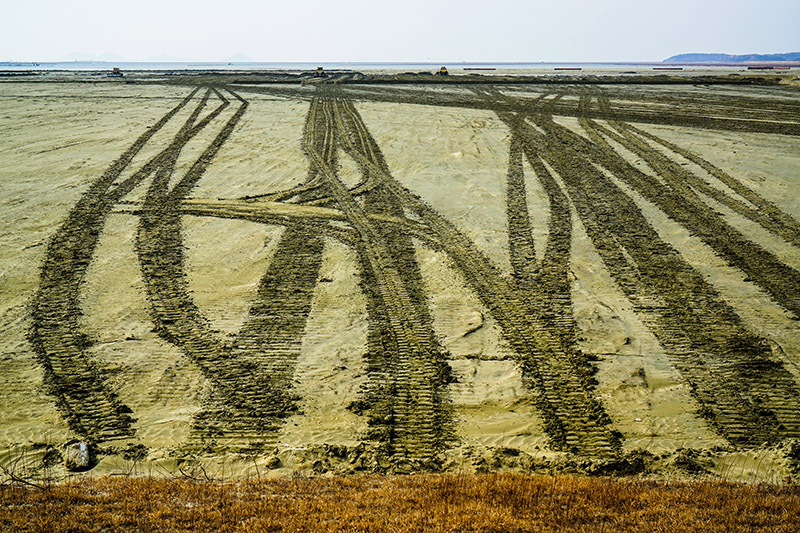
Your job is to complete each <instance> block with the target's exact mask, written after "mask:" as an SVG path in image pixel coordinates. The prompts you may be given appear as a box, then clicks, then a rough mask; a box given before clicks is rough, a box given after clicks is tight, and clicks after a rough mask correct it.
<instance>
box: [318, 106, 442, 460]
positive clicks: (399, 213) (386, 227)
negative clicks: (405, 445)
mask: <svg viewBox="0 0 800 533" xmlns="http://www.w3.org/2000/svg"><path fill="white" fill-rule="evenodd" d="M340 104H341V105H340ZM332 107H333V109H334V112H335V113H336V114H337V120H336V122H335V124H336V126H337V127H339V128H340V129H338V130H337V131H338V136H339V137H340V138H341V137H343V136H347V138H349V139H351V141H352V142H349V143H344V144H343V148H344V150H345V152H346V153H348V154H349V155H350V156H351V157H353V159H354V160H356V161H358V159H357V157H363V158H366V159H368V160H369V161H371V162H372V163H373V164H375V165H376V166H378V167H379V168H382V169H384V170H386V169H387V165H386V162H385V160H384V158H383V154H381V152H380V149H379V148H378V146H377V144H375V142H374V140H373V139H372V138H371V137H369V136H364V135H363V132H362V130H361V129H360V128H359V126H358V124H361V123H362V121H361V118H360V116H359V115H358V112H357V111H356V110H355V109H354V108H352V107H351V106H348V105H347V103H346V102H344V103H343V102H341V101H340V100H339V99H334V100H333V105H332ZM343 107H344V109H343ZM359 166H360V169H361V173H362V176H363V177H362V180H361V183H360V184H359V185H357V186H356V187H354V188H353V189H351V194H353V195H356V194H359V193H362V192H363V208H364V211H365V213H367V214H368V215H370V214H373V215H376V216H381V215H382V216H386V217H392V218H396V219H404V218H405V212H404V209H403V207H402V205H401V204H400V203H399V202H398V201H397V199H396V198H395V197H394V196H392V195H391V194H389V192H388V191H387V190H386V188H385V187H384V186H382V185H380V184H379V183H377V181H376V180H375V178H374V177H373V175H372V172H370V170H369V169H368V168H367V167H365V166H364V165H361V164H360V165H359ZM373 220H375V219H373ZM374 227H375V229H376V231H377V232H378V233H379V234H380V235H381V239H382V241H383V242H384V243H385V246H386V249H387V251H388V252H389V253H390V254H391V256H392V260H393V262H394V263H395V264H396V265H397V267H398V272H399V274H400V276H401V278H402V283H403V288H404V290H405V292H406V293H407V295H408V298H409V301H410V304H411V306H412V308H413V309H412V310H411V313H412V315H411V316H410V319H411V320H414V321H415V322H416V325H415V330H416V331H419V332H421V335H424V337H423V338H422V339H421V340H422V342H423V344H424V346H425V347H426V348H427V350H426V351H425V352H423V353H422V354H421V356H423V357H426V358H427V359H428V360H426V361H425V362H424V364H425V365H426V367H427V368H428V370H429V371H430V369H433V374H432V375H428V376H410V377H405V376H404V373H405V372H408V370H407V369H406V368H404V364H403V363H404V361H403V359H404V358H408V357H409V356H407V355H404V354H402V353H401V351H402V350H404V349H405V348H404V347H403V346H402V345H400V344H399V342H396V345H395V346H393V348H394V349H393V350H392V351H387V350H386V342H387V340H388V342H392V341H397V338H396V337H395V336H393V335H391V333H390V326H391V318H392V317H391V316H390V315H389V312H388V310H387V309H386V306H385V305H384V304H383V302H382V301H381V300H380V299H379V298H372V297H371V298H368V301H369V304H368V313H369V316H370V329H369V332H368V343H369V350H368V353H367V357H368V364H367V366H368V368H369V369H371V370H372V373H371V375H372V376H374V379H373V380H371V382H370V383H369V384H368V385H367V387H368V389H367V391H366V393H365V400H364V402H360V403H359V406H358V408H357V409H358V410H362V409H364V407H367V406H368V407H367V412H368V413H369V415H370V422H371V426H372V428H373V436H375V437H378V439H377V440H386V438H387V437H391V436H392V434H393V433H394V434H398V433H401V432H408V431H413V430H414V428H413V427H412V428H398V427H389V426H388V425H387V424H386V423H385V420H386V419H387V416H386V415H387V414H388V413H391V414H392V416H391V419H392V422H393V425H394V423H395V421H398V422H400V423H403V422H404V421H406V420H412V419H413V412H414V411H415V410H418V409H419V407H418V406H417V405H415V404H414V403H413V402H412V403H409V402H408V401H407V397H406V396H405V394H403V393H402V387H409V386H422V387H425V388H426V389H429V390H430V393H431V395H432V401H431V402H429V403H430V404H431V405H430V406H426V407H425V409H427V410H429V411H432V412H433V413H434V416H435V419H434V420H433V423H434V427H436V428H437V432H436V433H435V434H433V436H432V438H431V439H430V440H431V442H430V445H431V448H432V449H434V450H438V449H440V448H441V446H442V444H443V443H444V442H445V441H447V440H452V438H453V435H452V424H453V423H452V420H451V413H450V408H449V402H448V400H447V398H446V388H445V387H446V385H447V384H448V383H449V382H450V380H451V378H450V367H449V365H448V364H447V362H446V359H447V353H446V350H445V349H444V348H443V347H442V346H441V345H440V344H439V341H438V339H437V337H436V333H435V331H434V328H433V317H432V316H431V313H430V309H429V308H428V299H427V296H426V294H425V291H424V282H423V279H422V273H421V271H420V268H419V264H418V263H417V261H416V251H415V248H414V244H413V240H412V236H411V234H410V233H409V232H403V231H397V228H396V227H393V226H392V225H391V224H387V223H381V222H378V221H375V226H374ZM359 258H360V260H361V263H362V271H369V270H370V268H369V265H368V264H366V261H365V259H366V255H365V254H363V253H359ZM375 281H376V279H375V277H374V276H370V275H367V276H366V277H365V280H364V286H367V285H368V284H372V283H374V282H375ZM366 292H367V294H370V295H374V294H376V292H378V291H376V287H375V286H374V285H372V287H371V289H370V290H367V291H366ZM387 355H388V356H389V357H388V358H387ZM411 356H412V357H419V355H416V354H411ZM387 359H389V360H387ZM387 368H388V369H392V373H390V374H387V373H386V371H385V370H384V369H387ZM409 380H413V381H414V383H411V384H409V383H408V381H409ZM387 384H390V385H391V386H390V387H387ZM392 389H394V394H391V395H390V394H389V393H390V392H392ZM398 392H400V394H398ZM398 400H399V401H398Z"/></svg>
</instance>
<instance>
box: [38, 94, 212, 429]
mask: <svg viewBox="0 0 800 533" xmlns="http://www.w3.org/2000/svg"><path fill="white" fill-rule="evenodd" d="M198 90H199V89H194V90H193V91H191V92H190V93H189V95H188V96H186V98H184V99H183V100H182V101H181V102H180V103H178V105H176V106H175V107H174V108H172V109H171V110H170V111H169V112H168V113H166V114H165V115H164V116H163V117H161V119H160V120H159V121H158V122H156V123H155V124H154V125H152V126H151V127H150V128H148V129H147V130H146V131H145V132H144V133H143V134H142V135H141V136H139V138H138V139H136V141H135V142H134V143H133V144H132V145H131V146H130V147H129V148H128V149H127V150H126V151H125V152H124V153H123V154H122V155H121V156H120V157H119V158H118V159H117V160H116V161H114V162H113V163H112V164H111V165H110V166H109V168H108V169H107V170H106V171H105V172H104V173H103V175H102V176H101V177H100V178H98V179H97V181H95V182H94V183H93V184H92V185H91V186H90V187H89V189H88V190H87V192H86V193H85V194H84V195H83V196H82V197H81V198H80V200H78V203H77V204H76V205H75V207H73V208H72V210H71V211H70V213H69V215H68V216H67V219H66V221H65V222H64V223H63V224H62V225H61V227H60V228H59V229H58V231H57V232H56V233H55V235H53V237H52V238H51V240H50V242H49V243H48V246H47V252H46V254H45V259H44V262H43V264H42V267H41V271H40V274H39V289H38V290H37V292H36V295H35V296H34V298H33V300H32V304H31V318H32V325H31V329H30V332H29V340H30V342H31V345H32V347H33V350H34V352H35V353H36V357H37V359H38V361H39V364H41V365H42V368H43V369H44V383H45V387H46V389H47V391H48V393H49V394H50V395H51V396H52V397H53V398H54V400H55V403H56V405H57V407H58V409H59V411H60V412H61V415H62V416H63V417H64V419H65V420H66V422H67V424H68V426H69V428H70V430H71V431H72V432H74V433H75V434H77V435H80V436H82V437H85V438H89V439H93V440H101V441H102V440H107V439H111V438H115V437H124V436H129V435H132V434H133V429H132V427H131V425H132V423H133V418H132V417H131V416H130V413H131V411H130V409H129V408H128V407H127V406H125V405H123V404H122V403H120V402H119V400H118V398H117V396H116V394H115V393H114V392H113V391H112V390H111V389H110V387H109V385H108V383H107V378H106V376H104V374H103V370H102V367H101V366H99V365H98V363H97V361H95V360H94V358H93V357H92V356H91V355H90V354H89V353H88V351H87V349H88V348H89V346H90V345H91V341H90V340H89V339H88V337H87V336H86V335H85V334H84V333H83V332H82V331H81V326H80V316H81V310H80V293H81V288H82V285H83V282H84V279H85V277H86V270H87V268H88V267H89V264H90V263H91V261H92V257H93V256H94V253H95V250H96V249H97V244H98V241H99V239H100V234H101V233H102V231H103V227H104V226H105V222H106V219H107V218H108V215H109V214H110V213H111V212H112V209H113V207H114V205H115V203H116V202H117V201H119V200H120V199H121V198H122V196H124V194H127V192H125V191H124V189H119V188H116V189H112V184H113V183H114V182H115V181H116V180H117V179H118V177H119V176H120V174H121V173H122V172H123V171H124V170H125V169H126V168H127V167H128V166H129V165H130V163H131V161H132V160H133V159H134V157H136V155H137V154H138V153H139V152H140V151H141V150H142V148H143V147H144V146H145V145H146V144H147V143H148V142H149V141H150V139H151V138H152V137H153V136H154V135H155V134H156V133H157V132H158V131H159V130H161V128H163V127H164V126H165V125H166V124H167V123H168V122H169V121H170V120H171V119H172V118H173V117H174V116H175V115H176V114H177V113H178V112H179V111H180V110H181V109H183V108H184V107H185V106H186V105H187V104H188V103H189V102H190V101H191V100H192V98H194V96H195V94H196V93H197V92H198Z"/></svg>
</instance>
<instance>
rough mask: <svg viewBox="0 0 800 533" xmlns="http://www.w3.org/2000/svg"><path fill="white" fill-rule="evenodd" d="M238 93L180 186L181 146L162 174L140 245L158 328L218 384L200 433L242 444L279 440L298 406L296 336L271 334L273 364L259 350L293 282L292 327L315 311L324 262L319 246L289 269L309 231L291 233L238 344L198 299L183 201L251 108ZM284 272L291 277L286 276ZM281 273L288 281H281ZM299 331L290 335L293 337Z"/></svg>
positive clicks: (145, 213) (150, 196)
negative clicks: (189, 266) (192, 286)
mask: <svg viewBox="0 0 800 533" xmlns="http://www.w3.org/2000/svg"><path fill="white" fill-rule="evenodd" d="M231 94H233V95H234V96H235V97H236V98H237V99H238V100H239V106H238V108H237V110H236V111H235V112H234V114H233V116H231V117H230V118H229V119H228V120H227V121H226V123H225V124H224V126H223V127H222V129H221V130H220V132H219V133H218V134H217V136H216V138H215V139H214V140H213V141H212V142H211V144H210V145H209V146H208V147H207V148H206V149H205V150H204V152H203V153H202V154H201V155H200V157H199V158H198V159H197V160H196V161H195V163H194V164H193V165H192V166H191V168H190V169H189V170H188V171H187V173H186V174H185V175H184V176H183V177H182V178H181V179H180V180H178V182H177V184H175V186H174V187H172V189H169V183H170V180H171V175H172V172H173V170H174V164H175V161H176V160H177V157H178V155H179V151H175V152H174V153H173V154H172V155H171V159H170V160H169V161H168V162H165V164H164V165H163V166H162V167H160V169H159V172H157V173H156V176H155V177H154V179H153V183H152V184H151V186H150V188H149V190H148V192H147V195H146V198H145V201H144V204H143V206H142V211H141V219H140V225H139V231H138V235H137V241H136V246H137V253H138V255H139V260H140V263H141V267H142V272H143V276H144V280H145V286H146V290H147V296H148V301H149V303H150V308H151V314H152V317H153V321H154V322H155V324H156V331H157V333H158V334H159V335H160V336H161V337H162V338H164V339H165V340H167V341H169V342H172V343H173V344H175V345H176V346H178V347H180V348H181V349H182V350H183V351H184V353H186V355H187V357H189V359H190V360H192V361H193V362H194V363H195V364H196V365H197V366H198V367H199V368H200V370H201V371H202V373H203V374H204V376H205V377H206V378H207V379H208V380H209V382H210V383H211V386H212V392H211V398H210V400H209V401H208V402H207V403H206V405H205V410H204V411H203V412H201V413H200V414H199V415H198V416H197V417H196V418H195V430H196V435H197V436H199V437H200V438H201V439H207V438H211V439H212V440H214V441H217V442H222V443H227V442H230V441H234V442H237V443H240V442H241V441H242V440H243V439H244V440H247V441H250V442H249V443H250V444H252V445H258V444H259V443H262V444H263V443H264V442H269V441H270V440H271V439H272V438H274V434H275V432H276V430H277V428H278V427H280V423H281V421H282V420H283V419H284V418H285V417H286V416H289V415H290V414H291V413H292V412H294V411H296V410H297V409H296V405H295V401H296V398H295V397H293V396H292V395H291V394H289V392H288V391H287V385H288V383H287V382H288V381H289V380H290V376H289V377H287V376H288V374H290V372H289V369H288V366H291V365H287V364H286V363H287V361H290V360H291V357H292V355H291V354H292V353H293V350H295V345H296V344H297V343H296V338H294V337H292V338H291V339H289V338H288V337H271V338H270V339H269V340H268V341H267V350H269V349H270V348H272V350H273V355H275V354H276V353H279V356H278V357H274V358H273V359H271V360H270V361H268V362H266V363H265V361H264V360H263V353H261V354H259V355H256V352H259V350H260V349H262V348H264V340H265V339H264V335H265V333H264V332H261V331H257V330H258V328H259V326H261V325H264V323H265V322H267V321H270V320H272V322H271V323H272V325H277V324H276V323H275V322H274V319H275V316H274V313H271V311H270V306H269V305H268V303H271V302H273V301H274V299H275V298H278V297H281V296H283V295H285V294H286V287H287V285H286V284H287V283H296V284H298V285H300V288H301V290H300V291H299V293H298V294H299V297H298V300H300V301H301V302H300V303H298V302H297V301H294V302H292V301H290V302H289V305H293V304H295V306H294V309H293V310H294V313H289V314H287V316H286V317H285V318H286V320H287V321H289V322H292V326H293V329H292V331H294V330H296V329H297V328H298V327H299V328H300V329H302V327H303V325H304V323H303V324H302V325H300V326H298V323H297V322H298V320H297V319H298V318H299V319H300V322H302V320H304V317H305V316H307V312H306V311H305V308H304V306H303V304H302V301H304V300H305V301H307V302H308V301H310V295H309V293H311V292H312V291H311V290H309V289H308V285H309V282H308V277H309V276H310V277H313V278H314V282H315V281H316V275H315V274H313V272H314V269H315V268H318V262H315V260H314V256H315V254H314V246H313V245H312V246H311V248H310V250H311V252H310V255H309V256H306V257H303V258H302V260H300V261H299V264H300V265H302V266H300V267H299V268H297V269H295V270H292V269H291V268H288V269H287V268H286V265H287V261H286V260H285V255H286V254H289V253H292V252H293V251H296V247H295V246H294V244H296V242H297V239H299V238H302V235H304V233H303V230H299V233H298V231H297V230H288V234H287V233H286V232H284V233H285V234H284V237H283V238H282V244H283V246H282V250H280V253H281V259H282V260H279V261H278V263H276V264H275V265H274V266H273V267H272V268H271V269H269V270H268V272H267V274H266V275H265V278H264V279H263V280H262V283H261V285H260V288H259V297H260V298H259V301H258V302H257V303H256V304H255V305H254V306H253V308H252V309H251V315H250V319H249V321H248V323H247V324H246V326H245V327H244V329H243V331H242V332H240V335H239V336H238V337H237V339H236V341H235V342H234V344H233V346H232V347H229V346H226V345H225V344H223V343H222V342H221V341H220V340H219V339H217V338H216V337H215V336H214V334H213V333H212V329H211V326H210V324H209V323H208V321H207V319H206V318H205V317H204V316H203V315H202V313H201V312H200V310H199V309H198V308H197V306H196V305H195V304H194V302H193V300H192V297H191V294H190V290H189V285H188V279H187V277H186V273H185V265H184V262H185V260H184V255H183V239H182V224H181V214H182V209H181V207H182V203H183V201H184V199H185V197H186V196H187V195H188V194H189V193H190V192H191V190H192V188H193V187H194V186H195V185H196V184H197V182H198V181H199V179H200V178H201V177H202V176H203V174H204V173H205V170H206V168H207V167H208V165H209V164H210V163H211V161H212V160H213V158H214V156H215V155H216V154H217V152H218V151H219V150H220V148H221V147H222V146H223V144H224V143H225V141H226V140H227V139H228V138H229V137H230V135H231V133H232V132H233V130H234V128H235V127H236V125H237V124H238V122H239V120H240V119H241V117H242V115H243V114H244V113H245V111H246V110H247V107H248V104H247V102H246V101H244V100H243V99H242V98H241V97H239V96H238V95H237V94H235V93H231ZM320 242H321V241H320ZM287 243H288V244H287ZM319 245H320V246H321V244H319ZM309 273H311V275H310V274H309ZM283 276H288V277H289V278H291V279H288V278H287V279H282V278H283ZM278 278H281V280H280V282H279V283H277V284H276V283H275V281H276V279H278ZM265 304H266V305H265ZM282 311H288V308H287V309H283V310H282ZM283 325H284V326H285V323H284V324H283ZM292 331H289V330H287V331H286V332H285V333H287V334H288V335H290V336H291V333H292ZM273 332H274V330H273ZM282 341H287V342H282ZM269 343H273V344H272V345H271V346H270V345H269ZM287 344H288V346H287Z"/></svg>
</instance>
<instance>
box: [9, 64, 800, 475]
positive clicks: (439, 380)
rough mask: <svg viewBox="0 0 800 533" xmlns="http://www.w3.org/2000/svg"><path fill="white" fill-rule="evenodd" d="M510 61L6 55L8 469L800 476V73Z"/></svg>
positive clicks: (45, 472)
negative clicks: (646, 80)
mask: <svg viewBox="0 0 800 533" xmlns="http://www.w3.org/2000/svg"><path fill="white" fill-rule="evenodd" d="M498 80H499V81H498V83H492V84H487V83H479V84H478V83H472V84H459V83H454V82H455V81H457V80H455V79H450V80H448V83H446V84H431V83H419V84H414V83H390V82H389V81H391V80H388V81H387V83H377V82H376V80H374V79H373V80H370V83H356V82H357V80H353V79H350V80H345V81H346V82H343V83H331V81H332V80H331V79H328V80H325V81H324V82H321V83H320V82H311V83H304V84H301V83H300V80H298V81H296V82H294V83H266V81H269V80H268V79H265V80H261V81H260V82H254V81H253V78H252V77H248V78H247V79H246V80H245V81H246V83H244V82H242V80H237V78H236V77H235V76H231V75H228V76H224V77H214V76H192V77H180V78H174V79H170V78H166V77H165V78H164V79H162V80H160V81H159V80H154V79H153V77H152V76H150V77H143V78H140V79H138V80H137V79H136V77H135V76H128V77H127V78H125V79H124V80H112V79H109V80H106V79H97V78H96V77H95V79H94V80H92V81H90V80H84V79H83V78H81V77H80V76H73V77H66V78H65V79H63V80H59V79H58V76H55V75H53V76H48V77H46V79H43V80H23V79H14V80H11V79H9V80H7V81H6V80H3V82H2V83H0V131H2V132H3V134H2V136H0V183H2V195H0V280H1V281H0V351H1V353H2V355H1V356H0V464H2V465H4V467H5V468H7V469H10V470H14V471H16V472H17V473H23V472H24V473H25V474H26V475H28V476H33V477H35V476H43V475H56V476H60V475H62V474H63V467H62V466H61V457H60V451H61V450H62V448H63V445H64V444H65V443H67V442H68V441H70V440H73V439H88V440H90V441H91V442H92V443H93V447H94V450H95V452H96V460H97V464H96V466H95V467H94V468H93V469H92V470H90V474H91V475H99V474H108V473H128V472H137V473H143V472H144V473H152V474H161V475H180V473H181V472H183V473H185V474H187V475H194V474H196V472H197V471H198V469H201V470H202V471H206V472H213V473H215V474H214V475H217V476H219V475H221V476H254V475H259V476H267V475H281V476H285V475H293V474H298V473H299V474H310V473H315V474H323V473H326V472H332V473H354V472H410V471H425V470H432V471H450V472H473V471H490V470H494V471H504V470H518V471H540V472H543V471H566V472H586V473H612V472H620V473H644V474H650V475H656V476H668V477H688V476H711V477H714V476H716V477H722V478H725V479H731V480H744V481H773V482H779V481H781V480H784V479H785V478H786V477H787V476H793V475H794V476H796V475H798V473H800V321H798V318H800V222H798V220H800V194H798V193H799V192H800V89H799V88H798V87H797V86H792V85H791V84H783V83H782V84H733V83H722V84H720V83H709V84H702V85H701V84H699V83H698V84H688V83H682V84H660V83H652V84H635V83H631V84H618V83H615V84H603V83H595V82H592V83H582V82H581V81H580V79H577V78H576V79H575V80H574V81H575V83H569V84H567V83H564V82H561V83H535V84H509V83H503V82H502V79H501V78H498ZM305 81H306V82H308V81H310V80H305ZM428 81H429V80H428ZM201 467H202V468H201Z"/></svg>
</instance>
